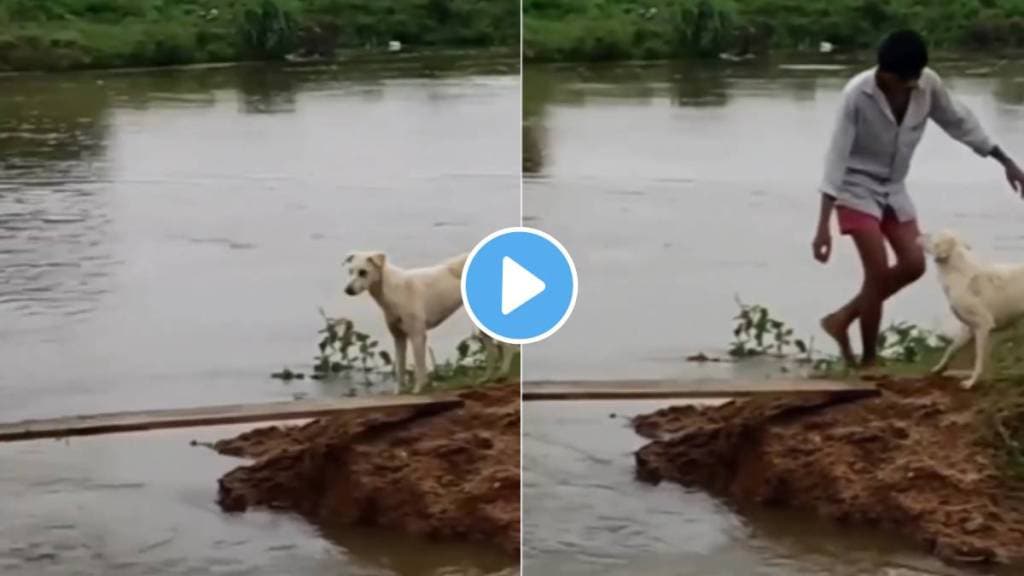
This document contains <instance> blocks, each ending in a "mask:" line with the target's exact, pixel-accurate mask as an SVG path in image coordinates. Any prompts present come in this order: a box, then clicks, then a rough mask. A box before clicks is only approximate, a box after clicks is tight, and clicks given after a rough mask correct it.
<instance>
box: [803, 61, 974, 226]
mask: <svg viewBox="0 0 1024 576" xmlns="http://www.w3.org/2000/svg"><path fill="white" fill-rule="evenodd" d="M929 119H931V120H933V121H934V122H935V123H936V124H938V125H939V127H941V128H942V129H943V130H944V131H945V132H946V133H947V134H949V135H950V136H952V137H953V138H955V139H957V140H959V141H960V142H962V143H964V144H965V145H967V146H968V147H970V148H971V149H972V150H974V152H976V153H977V154H978V155H980V156H988V155H989V154H990V153H991V152H992V149H993V143H992V140H990V139H989V137H988V135H987V134H985V130H984V129H982V127H981V124H979V123H978V120H977V118H975V117H974V114H972V113H971V111H970V110H968V109H967V108H966V107H965V106H964V105H963V104H961V103H959V102H957V101H955V100H953V98H952V97H951V96H950V95H949V92H948V91H947V90H946V87H945V86H944V85H943V84H942V79H940V78H939V75H938V74H936V73H935V72H933V71H932V70H931V69H930V68H925V70H924V72H923V73H922V75H921V79H920V81H919V82H918V87H917V88H916V89H914V91H913V92H912V93H911V96H910V102H909V104H908V105H907V111H906V114H904V117H903V122H902V123H901V124H897V122H896V117H895V116H894V115H893V113H892V109H891V108H890V107H889V102H888V100H886V99H885V95H884V94H883V93H882V90H881V89H880V88H879V87H878V83H877V82H875V69H874V68H872V69H870V70H866V71H864V72H861V73H860V74H858V75H857V76H855V77H854V78H853V79H851V80H850V82H849V83H847V85H846V87H845V88H844V89H843V102H842V106H841V107H840V110H839V117H838V119H837V122H836V127H835V131H834V132H833V134H832V142H831V144H830V145H829V149H828V155H827V157H826V161H825V177H824V179H823V181H822V183H821V192H822V193H823V194H826V195H828V196H832V197H833V198H835V201H836V204H837V205H839V206H845V207H847V208H852V209H854V210H858V211H861V212H865V213H867V214H871V215H874V216H876V217H878V218H881V217H882V214H883V212H884V210H885V208H886V207H890V208H892V210H893V212H894V213H895V214H896V217H897V218H898V219H899V220H900V221H901V222H906V221H908V220H913V219H914V218H916V212H915V210H914V203H913V202H912V201H911V200H910V196H909V195H908V194H907V188H906V185H905V184H904V180H905V179H906V177H907V171H908V170H909V169H910V159H911V157H912V156H913V155H914V149H915V148H917V144H918V142H920V141H921V136H922V135H923V134H924V129H925V125H926V124H927V123H928V120H929Z"/></svg>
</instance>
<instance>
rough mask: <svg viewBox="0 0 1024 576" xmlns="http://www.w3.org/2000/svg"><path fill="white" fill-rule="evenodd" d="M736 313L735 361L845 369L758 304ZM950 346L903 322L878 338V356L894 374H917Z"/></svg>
mask: <svg viewBox="0 0 1024 576" xmlns="http://www.w3.org/2000/svg"><path fill="white" fill-rule="evenodd" d="M736 304H737V306H739V312H738V313H737V314H736V316H735V317H734V318H733V322H734V325H733V340H732V342H731V343H730V345H729V355H730V356H731V357H732V358H734V359H737V360H741V359H745V358H754V357H759V356H772V357H775V358H779V359H788V360H794V361H796V362H797V363H799V364H810V365H811V366H812V368H813V370H814V372H815V373H816V374H818V375H822V376H824V375H828V376H839V375H842V374H844V373H845V372H846V370H847V367H846V366H845V365H844V364H843V362H842V360H841V359H840V358H839V357H838V356H836V355H832V354H825V353H822V352H821V351H819V350H815V349H814V348H813V346H812V345H810V344H808V342H813V340H811V339H808V340H804V339H801V338H796V337H795V336H794V330H793V328H791V327H790V326H789V325H788V324H787V323H786V322H784V321H782V320H780V319H778V318H776V317H774V316H773V315H772V313H771V311H770V310H769V309H768V308H767V307H765V306H763V305H760V304H746V303H744V302H742V301H741V300H740V299H739V298H737V299H736ZM950 343H951V339H950V338H949V337H948V336H945V335H943V334H939V333H936V332H933V331H930V330H926V329H924V328H921V327H920V326H916V325H914V324H910V323H907V322H895V323H893V324H890V325H889V326H887V327H886V328H885V329H883V330H882V331H881V333H880V334H879V336H878V356H879V358H881V359H882V361H883V363H884V364H885V365H887V366H889V367H891V368H892V369H893V370H896V371H907V370H919V369H922V368H923V367H924V366H925V365H928V366H930V365H931V364H933V363H934V362H935V361H936V360H937V359H938V357H939V356H940V355H941V353H942V352H943V351H944V350H945V349H946V347H947V346H949V344H950Z"/></svg>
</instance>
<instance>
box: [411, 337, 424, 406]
mask: <svg viewBox="0 0 1024 576" xmlns="http://www.w3.org/2000/svg"><path fill="white" fill-rule="evenodd" d="M409 339H410V340H411V342H412V361H413V363H414V366H413V370H414V376H413V377H414V378H415V385H414V387H413V392H414V393H416V394H419V393H420V391H421V390H423V387H424V386H426V384H427V331H426V328H425V327H424V328H423V329H422V330H416V331H415V332H414V333H412V334H410V335H409Z"/></svg>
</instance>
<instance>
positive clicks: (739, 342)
mask: <svg viewBox="0 0 1024 576" xmlns="http://www.w3.org/2000/svg"><path fill="white" fill-rule="evenodd" d="M736 304H737V305H738V306H739V307H740V311H739V313H738V314H736V316H735V317H734V318H733V320H734V321H735V326H734V327H733V331H732V335H733V341H732V344H731V345H730V346H729V355H730V356H732V357H733V358H750V357H752V356H764V355H766V354H770V355H773V356H777V357H784V356H787V355H789V354H790V353H791V352H792V351H793V350H795V351H796V352H798V353H800V354H806V353H807V351H808V347H807V344H806V343H805V342H804V341H803V340H801V339H799V338H794V337H793V329H792V328H790V327H789V326H787V325H786V323H785V322H783V321H781V320H779V319H777V318H774V317H773V316H772V315H771V312H769V311H768V309H767V308H765V307H764V306H761V305H759V304H744V303H743V302H742V301H741V300H740V299H739V298H737V299H736Z"/></svg>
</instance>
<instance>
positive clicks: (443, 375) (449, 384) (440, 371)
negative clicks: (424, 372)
mask: <svg viewBox="0 0 1024 576" xmlns="http://www.w3.org/2000/svg"><path fill="white" fill-rule="evenodd" d="M519 360H520V355H519V353H518V352H517V353H516V357H515V358H514V359H513V360H512V367H511V369H510V371H509V374H508V375H507V376H505V377H502V378H501V379H500V380H501V381H502V382H518V381H519V378H520V375H521V363H520V361H519ZM484 374H485V367H484V366H482V365H480V364H460V365H454V364H452V363H448V364H442V365H440V366H438V367H437V368H435V370H434V372H433V373H432V374H431V387H432V389H433V390H462V389H466V388H474V387H477V386H480V385H481V384H487V383H489V382H484V381H483V378H484Z"/></svg>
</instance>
